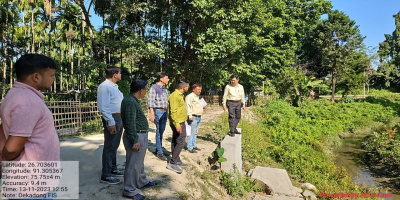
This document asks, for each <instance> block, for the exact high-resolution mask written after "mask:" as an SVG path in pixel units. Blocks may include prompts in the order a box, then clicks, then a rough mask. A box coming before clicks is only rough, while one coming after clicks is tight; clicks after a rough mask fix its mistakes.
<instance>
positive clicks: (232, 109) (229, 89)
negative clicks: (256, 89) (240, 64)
mask: <svg viewBox="0 0 400 200" xmlns="http://www.w3.org/2000/svg"><path fill="white" fill-rule="evenodd" d="M230 82H231V83H230V84H228V85H227V86H226V87H225V90H224V96H223V98H222V105H223V107H224V110H225V111H226V110H227V107H228V112H229V119H228V121H229V136H232V137H233V136H235V134H240V133H239V132H238V131H237V129H236V127H237V125H238V124H239V121H240V118H241V115H242V112H241V108H243V109H244V108H245V101H244V89H243V86H242V85H240V84H239V76H237V75H232V76H231V78H230Z"/></svg>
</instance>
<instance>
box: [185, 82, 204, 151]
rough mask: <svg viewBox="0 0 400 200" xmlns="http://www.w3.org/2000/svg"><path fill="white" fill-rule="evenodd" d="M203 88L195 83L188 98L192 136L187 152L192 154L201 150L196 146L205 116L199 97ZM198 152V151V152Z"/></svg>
mask: <svg viewBox="0 0 400 200" xmlns="http://www.w3.org/2000/svg"><path fill="white" fill-rule="evenodd" d="M201 89H202V86H201V84H199V83H195V84H193V86H192V91H193V92H192V93H190V94H189V95H187V96H186V98H185V103H186V112H187V115H188V125H189V126H190V129H191V131H190V135H189V136H188V139H187V150H188V151H189V152H190V153H196V152H197V151H200V150H201V149H200V148H198V147H197V145H196V139H197V132H198V131H199V125H200V121H201V115H202V114H203V104H202V103H201V101H200V99H199V96H200V93H201ZM196 150H197V151H196Z"/></svg>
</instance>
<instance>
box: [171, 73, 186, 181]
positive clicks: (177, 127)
mask: <svg viewBox="0 0 400 200" xmlns="http://www.w3.org/2000/svg"><path fill="white" fill-rule="evenodd" d="M188 90H189V82H188V81H186V80H180V81H179V84H178V88H177V89H175V91H174V92H173V93H172V94H171V95H170V96H169V97H168V107H169V108H168V118H169V124H170V126H171V129H172V142H171V152H172V157H171V160H170V162H169V163H168V164H167V169H170V170H172V171H174V172H176V173H178V174H180V173H182V170H181V168H179V167H187V166H188V165H187V164H185V163H183V162H182V161H181V158H180V157H179V154H180V153H181V151H182V149H183V147H184V146H185V139H186V125H185V121H186V120H187V119H188V116H187V112H186V107H185V100H184V99H183V94H184V93H185V92H187V91H188Z"/></svg>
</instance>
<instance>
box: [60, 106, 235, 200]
mask: <svg viewBox="0 0 400 200" xmlns="http://www.w3.org/2000/svg"><path fill="white" fill-rule="evenodd" d="M222 113H223V109H222V107H210V108H208V109H206V110H205V112H204V114H203V117H202V122H201V124H200V128H201V127H202V126H205V124H206V123H205V122H207V121H210V120H214V119H216V117H218V116H219V115H221V114H222ZM149 124H150V132H149V147H148V151H147V153H146V157H145V163H144V164H145V171H146V174H147V177H148V179H149V180H151V181H156V182H158V183H159V185H158V186H156V187H154V188H148V189H145V190H143V191H142V194H143V195H145V196H146V197H147V199H231V197H229V196H228V195H227V194H226V191H225V189H224V188H222V187H221V186H220V185H219V183H216V182H215V181H212V180H213V179H214V180H215V178H216V173H213V172H212V171H211V170H210V168H211V166H210V164H209V162H208V159H209V156H210V155H211V153H212V151H213V150H214V149H215V148H216V147H217V145H218V142H219V141H206V140H202V139H201V138H199V137H198V140H197V146H198V147H199V148H201V151H199V152H198V153H189V152H188V151H186V150H183V151H182V153H181V158H182V160H183V162H185V163H188V164H189V167H188V168H185V169H183V173H182V174H177V173H175V172H172V171H170V170H168V169H166V165H167V162H165V161H162V160H159V159H158V158H156V157H155V155H154V154H153V153H152V152H154V151H155V125H154V124H153V123H149ZM201 130H207V129H202V128H201ZM171 138H172V132H171V128H170V127H169V126H168V125H167V128H166V130H165V133H164V138H163V139H164V140H163V147H164V148H165V149H166V150H167V152H168V153H170V146H171V143H170V141H171ZM102 150H103V134H96V135H90V136H85V137H80V138H70V139H65V140H63V141H61V159H62V160H63V161H79V191H80V192H79V193H80V194H79V195H80V199H87V200H94V199H100V200H102V199H107V200H108V199H113V200H118V199H126V198H124V197H122V191H123V184H118V185H108V184H104V183H100V182H99V181H100V175H101V154H102ZM117 162H118V168H120V169H122V170H123V169H124V163H125V149H124V147H123V143H122V141H121V145H120V147H119V149H118V156H117ZM119 178H120V179H121V180H123V177H119Z"/></svg>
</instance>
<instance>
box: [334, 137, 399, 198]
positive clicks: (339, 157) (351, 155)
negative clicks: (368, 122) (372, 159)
mask: <svg viewBox="0 0 400 200" xmlns="http://www.w3.org/2000/svg"><path fill="white" fill-rule="evenodd" d="M364 137H365V136H361V135H360V136H352V137H347V138H345V139H342V145H341V146H340V147H338V148H336V149H335V151H334V154H335V155H336V157H335V160H334V161H335V163H336V164H337V165H338V166H340V167H344V168H345V169H346V171H347V172H348V173H349V175H350V176H351V177H352V179H353V181H354V182H356V183H358V184H365V185H367V186H368V187H373V186H374V185H375V186H376V187H378V188H382V190H380V192H382V193H385V194H387V193H391V194H392V198H385V199H387V200H392V199H393V200H400V192H399V191H395V190H389V191H386V190H385V189H383V187H385V186H386V187H390V185H389V186H388V185H387V184H385V182H387V181H388V178H385V177H380V178H376V177H374V175H373V173H372V172H371V171H370V170H369V169H368V167H367V166H366V165H365V164H364V162H363V160H362V159H363V153H364V152H365V151H364V150H362V149H361V141H362V139H363V138H364ZM382 199H383V198H382Z"/></svg>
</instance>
